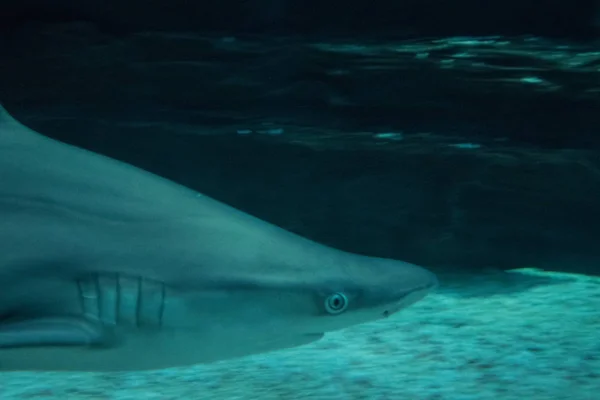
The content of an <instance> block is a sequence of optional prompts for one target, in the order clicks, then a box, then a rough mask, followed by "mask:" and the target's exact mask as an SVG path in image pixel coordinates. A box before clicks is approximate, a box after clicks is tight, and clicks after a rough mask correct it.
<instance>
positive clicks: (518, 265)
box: [0, 0, 600, 400]
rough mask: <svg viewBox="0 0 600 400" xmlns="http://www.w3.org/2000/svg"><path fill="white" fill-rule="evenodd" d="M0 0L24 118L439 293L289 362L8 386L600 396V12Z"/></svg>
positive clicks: (24, 379) (190, 394) (85, 394)
mask: <svg viewBox="0 0 600 400" xmlns="http://www.w3.org/2000/svg"><path fill="white" fill-rule="evenodd" d="M1 4H2V9H1V10H0V102H1V103H2V104H4V105H5V106H6V108H7V109H8V110H9V111H11V113H13V115H15V117H16V118H17V119H19V120H20V121H22V122H23V123H25V124H26V125H28V126H30V127H31V128H33V129H35V130H36V131H39V132H41V133H43V134H46V135H48V136H50V137H54V138H56V139H59V140H62V141H65V142H67V143H72V144H75V145H78V146H81V147H84V148H87V149H90V150H93V151H96V152H99V153H102V154H105V155H108V156H111V157H114V158H116V159H120V160H123V161H126V162H129V163H131V164H134V165H137V166H139V167H142V168H144V169H146V170H148V171H151V172H154V173H157V174H159V175H162V176H165V177H167V178H169V179H172V180H174V181H176V182H179V183H182V184H184V185H186V186H188V187H191V188H193V189H196V190H198V191H200V192H202V193H205V194H207V195H209V196H211V197H214V198H216V199H218V200H221V201H223V202H225V203H227V204H230V205H232V206H234V207H236V208H239V209H241V210H243V211H245V212H248V213H250V214H253V215H256V216H258V217H260V218H262V219H264V220H267V221H269V222H272V223H275V224H277V225H279V226H281V227H283V228H285V229H288V230H290V231H293V232H295V233H299V234H301V235H303V236H306V237H309V238H311V239H314V240H317V241H319V242H322V243H325V244H328V245H331V246H334V247H338V248H341V249H344V250H348V251H352V252H357V253H363V254H368V255H373V256H381V257H391V258H397V259H401V260H405V261H409V262H413V263H416V264H419V265H423V266H426V267H427V268H429V269H431V270H433V271H435V272H436V273H437V274H438V276H439V279H440V288H439V289H438V290H437V292H436V293H435V294H432V295H430V296H428V297H427V298H425V299H424V300H422V301H421V302H419V303H417V304H415V305H414V306H411V307H409V308H408V309H406V310H403V311H402V312H401V313H400V314H399V315H397V316H394V317H393V318H390V319H385V320H382V321H379V322H375V323H370V324H365V325H360V326H357V327H354V328H350V329H346V330H343V331H339V332H334V333H331V334H328V335H327V336H326V337H325V338H324V339H322V340H320V341H318V342H316V343H313V344H311V345H307V346H303V347H299V348H295V349H290V350H286V351H280V352H275V353H270V354H262V355H256V356H251V357H246V358H243V359H236V360H231V361H224V362H219V363H215V364H209V365H201V366H196V367H190V368H174V369H169V370H163V371H154V372H144V373H141V372H140V373H102V374H100V373H96V374H92V373H85V374H83V373H82V374H67V373H48V372H45V373H21V372H9V373H6V372H4V373H0V399H2V400H4V399H7V400H15V399H19V400H20V399H49V400H50V399H51V400H54V399H73V400H77V399H173V400H179V399H189V400H195V399H215V400H221V399H240V400H245V399H265V400H269V399H290V400H291V399H334V400H337V399H340V400H346V399H348V400H351V399H369V400H370V399H377V400H384V399H386V400H387V399H391V400H400V399H415V400H418V399H427V400H429V399H430V400H446V399H448V400H478V399H490V398H494V399H497V400H503V399H507V400H508V399H522V398H527V399H532V400H539V399H573V400H584V399H589V400H598V399H600V340H598V338H599V336H598V331H599V330H600V329H599V328H600V247H598V243H599V239H600V212H598V210H597V208H598V204H600V132H599V129H600V2H599V1H597V0H579V1H571V2H563V1H557V0H556V1H555V0H538V1H532V0H528V1H525V0H521V1H518V0H506V1H497V0H493V1H486V2H480V1H475V0H455V1H450V2H440V1H433V0H421V1H417V0H403V1H390V0H387V1H383V0H379V1H366V0H347V1H340V0H329V1H318V0H304V1H300V0H248V1H245V2H242V1H232V0H225V1H197V2H194V1H184V0H174V1H167V0H154V1H141V0H133V1H127V2H123V1H117V0H105V1H97V0H82V1H79V2H71V1H67V0H57V1H50V0H27V1H19V0H3V1H2V2H1ZM0 184H1V182H0ZM0 359H1V352H0Z"/></svg>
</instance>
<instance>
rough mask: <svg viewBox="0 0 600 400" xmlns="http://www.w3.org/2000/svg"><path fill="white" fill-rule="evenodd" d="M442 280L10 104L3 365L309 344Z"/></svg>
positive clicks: (3, 126) (59, 364) (89, 364)
mask: <svg viewBox="0 0 600 400" xmlns="http://www.w3.org/2000/svg"><path fill="white" fill-rule="evenodd" d="M436 285H437V280H436V278H435V276H434V274H432V273H431V272H429V271H428V270H426V269H424V268H421V267H419V266H416V265H412V264H409V263H405V262H402V261H396V260H390V259H382V258H375V257H367V256H363V255H357V254H352V253H348V252H345V251H341V250H338V249H334V248H330V247H327V246H324V245H321V244H318V243H316V242H313V241H311V240H308V239H305V238H302V237H300V236H298V235H295V234H293V233H290V232H288V231H286V230H284V229H281V228H279V227H277V226H275V225H272V224H269V223H267V222H265V221H262V220H260V219H258V218H255V217H253V216H251V215H249V214H246V213H243V212H241V211H239V210H237V209H234V208H232V207H229V206H227V205H225V204H223V203H220V202H218V201H216V200H213V199H211V198H209V197H207V196H204V195H202V194H200V193H198V192H196V191H193V190H191V189H188V188H186V187H183V186H181V185H178V184H176V183H173V182H171V181H169V180H166V179H163V178H161V177H158V176H156V175H153V174H151V173H149V172H146V171H143V170H141V169H138V168H135V167H133V166H131V165H128V164H125V163H122V162H119V161H116V160H113V159H110V158H107V157H104V156H101V155H99V154H95V153H92V152H89V151H86V150H83V149H80V148H77V147H74V146H70V145H67V144H64V143H61V142H58V141H55V140H53V139H50V138H48V137H45V136H43V135H41V134H39V133H37V132H35V131H33V130H31V129H29V128H27V127H25V126H24V125H22V124H21V123H19V122H17V121H16V120H15V119H13V118H12V117H11V116H10V115H9V114H8V113H7V112H6V110H4V109H3V108H1V107H0V370H5V371H14V370H55V371H60V370H62V371H122V370H148V369H160V368H168V367H174V366H183V365H193V364H198V363H208V362H214V361H218V360H223V359H228V358H234V357H240V356H245V355H250V354H257V353H264V352H269V351H273V350H278V349H284V348H290V347H295V346H300V345H303V344H307V343H310V342H313V341H315V340H318V339H320V338H321V337H322V336H323V335H324V333H326V332H328V331H333V330H338V329H342V328H345V327H348V326H352V325H356V324H361V323H364V322H368V321H373V320H377V319H380V318H384V317H387V316H389V315H391V314H393V313H394V312H396V311H398V310H400V309H402V308H404V307H406V306H408V305H410V304H412V303H414V302H416V301H418V300H419V299H421V298H423V297H424V296H425V295H426V294H427V293H428V292H429V291H431V290H432V289H433V288H434V287H435V286H436Z"/></svg>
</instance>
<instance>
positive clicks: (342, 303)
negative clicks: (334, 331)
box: [325, 292, 348, 314]
mask: <svg viewBox="0 0 600 400" xmlns="http://www.w3.org/2000/svg"><path fill="white" fill-rule="evenodd" d="M346 308H348V298H347V297H346V295H345V294H343V293H340V292H337V293H333V294H330V295H329V296H327V298H326V299H325V310H326V311H327V312H328V313H329V314H339V313H342V312H344V311H345V310H346Z"/></svg>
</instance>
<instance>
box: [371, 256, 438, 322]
mask: <svg viewBox="0 0 600 400" xmlns="http://www.w3.org/2000/svg"><path fill="white" fill-rule="evenodd" d="M399 275H400V276H399V277H398V278H399V279H398V281H397V282H398V286H397V288H396V290H395V291H394V294H393V295H392V297H393V298H395V299H396V300H395V301H391V302H390V304H389V305H388V307H386V309H385V311H384V312H383V316H384V317H388V316H390V315H392V314H394V313H396V312H397V311H399V310H401V309H403V308H406V307H408V306H410V305H411V304H414V303H416V302H417V301H419V300H421V299H423V298H424V297H425V296H427V295H428V294H429V293H431V292H432V291H434V290H435V289H436V288H437V287H438V285H439V282H438V278H437V276H436V275H435V274H434V273H433V272H431V271H429V270H427V269H425V268H423V267H419V266H417V265H413V264H404V265H403V266H402V271H401V273H400V274H399Z"/></svg>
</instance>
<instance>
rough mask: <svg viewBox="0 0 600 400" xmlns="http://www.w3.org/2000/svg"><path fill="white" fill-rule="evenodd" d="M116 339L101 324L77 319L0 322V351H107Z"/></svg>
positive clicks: (57, 318) (62, 318) (55, 318)
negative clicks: (50, 348)
mask: <svg viewBox="0 0 600 400" xmlns="http://www.w3.org/2000/svg"><path fill="white" fill-rule="evenodd" d="M114 341H115V336H114V335H113V333H112V332H111V331H110V329H107V328H106V327H105V326H103V325H101V324H100V323H97V322H94V321H91V320H87V319H84V318H77V317H50V318H35V319H22V320H16V321H5V322H0V349H2V348H15V347H38V346H86V347H106V346H111V345H112V344H114Z"/></svg>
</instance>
